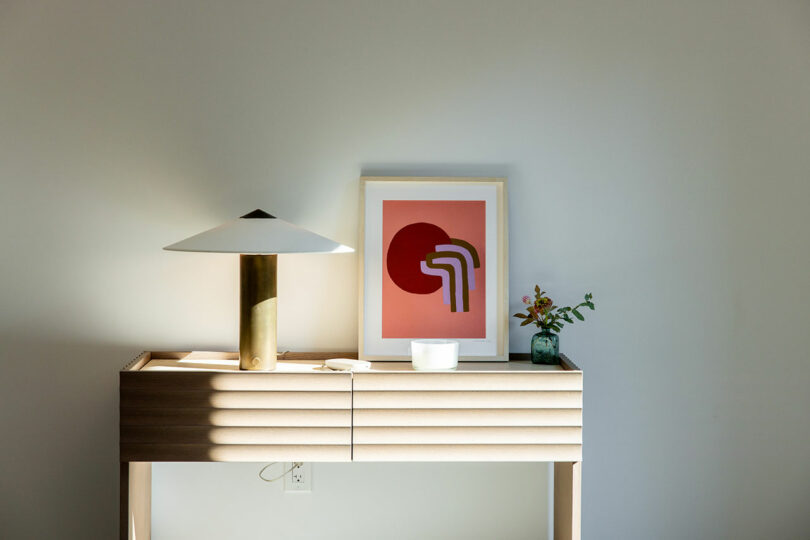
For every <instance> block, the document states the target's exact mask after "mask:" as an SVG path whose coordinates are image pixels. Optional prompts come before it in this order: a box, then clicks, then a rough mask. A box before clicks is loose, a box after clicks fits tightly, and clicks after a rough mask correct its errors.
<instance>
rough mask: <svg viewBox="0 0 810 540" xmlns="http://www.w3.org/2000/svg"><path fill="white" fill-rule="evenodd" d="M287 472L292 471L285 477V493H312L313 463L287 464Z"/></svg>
mask: <svg viewBox="0 0 810 540" xmlns="http://www.w3.org/2000/svg"><path fill="white" fill-rule="evenodd" d="M284 466H285V470H286V469H292V470H290V472H288V473H287V474H285V475H284V491H286V492H290V493H308V492H310V491H312V463H300V462H299V463H298V464H295V463H285V464H284Z"/></svg>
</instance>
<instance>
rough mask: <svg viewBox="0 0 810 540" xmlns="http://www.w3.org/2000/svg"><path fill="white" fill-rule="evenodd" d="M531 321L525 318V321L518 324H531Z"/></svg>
mask: <svg viewBox="0 0 810 540" xmlns="http://www.w3.org/2000/svg"><path fill="white" fill-rule="evenodd" d="M532 322H533V321H532V320H531V319H526V320H525V321H523V322H522V323H520V326H526V325H527V324H531V323H532Z"/></svg>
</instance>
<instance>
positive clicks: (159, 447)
mask: <svg viewBox="0 0 810 540" xmlns="http://www.w3.org/2000/svg"><path fill="white" fill-rule="evenodd" d="M351 456H352V451H351V446H350V445H313V444H301V445H289V444H286V445H282V444H264V445H263V444H241V445H239V444H163V443H159V444H127V445H123V444H122V445H121V461H231V462H238V461H243V462H244V461H247V462H260V461H351Z"/></svg>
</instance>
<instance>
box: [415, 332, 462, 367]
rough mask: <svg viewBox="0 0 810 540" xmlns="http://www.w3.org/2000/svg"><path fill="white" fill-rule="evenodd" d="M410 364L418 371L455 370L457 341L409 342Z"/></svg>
mask: <svg viewBox="0 0 810 540" xmlns="http://www.w3.org/2000/svg"><path fill="white" fill-rule="evenodd" d="M411 363H412V364H413V369H415V370H418V371H433V370H442V369H456V368H457V367H458V341H453V340H449V339H417V340H414V341H411Z"/></svg>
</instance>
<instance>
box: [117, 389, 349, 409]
mask: <svg viewBox="0 0 810 540" xmlns="http://www.w3.org/2000/svg"><path fill="white" fill-rule="evenodd" d="M351 406H352V394H351V392H314V391H313V392H305V391H300V392H276V391H271V392H264V391H256V392H242V391H219V390H170V389H165V390H164V389H160V390H151V389H148V388H122V389H121V407H125V408H130V407H141V408H163V407H171V408H179V407H191V408H200V407H202V408H206V407H210V408H212V409H351Z"/></svg>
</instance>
